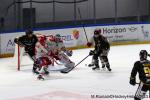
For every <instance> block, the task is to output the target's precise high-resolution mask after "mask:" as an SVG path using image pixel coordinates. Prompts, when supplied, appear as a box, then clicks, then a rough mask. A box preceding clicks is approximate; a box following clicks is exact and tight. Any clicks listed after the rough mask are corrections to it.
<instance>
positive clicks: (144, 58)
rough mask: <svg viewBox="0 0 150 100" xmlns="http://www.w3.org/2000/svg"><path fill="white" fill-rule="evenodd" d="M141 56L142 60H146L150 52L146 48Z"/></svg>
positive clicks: (141, 52)
mask: <svg viewBox="0 0 150 100" xmlns="http://www.w3.org/2000/svg"><path fill="white" fill-rule="evenodd" d="M139 56H140V60H146V59H147V56H148V52H147V51H146V50H141V51H140V54H139Z"/></svg>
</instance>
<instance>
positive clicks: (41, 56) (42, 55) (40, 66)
mask: <svg viewBox="0 0 150 100" xmlns="http://www.w3.org/2000/svg"><path fill="white" fill-rule="evenodd" d="M46 48H47V42H46V36H44V35H38V42H37V43H36V46H35V55H36V61H35V62H34V65H33V72H34V73H37V74H39V76H38V79H44V77H43V76H44V75H47V74H49V71H48V66H49V65H52V60H51V58H50V57H49V56H48V51H47V49H46Z"/></svg>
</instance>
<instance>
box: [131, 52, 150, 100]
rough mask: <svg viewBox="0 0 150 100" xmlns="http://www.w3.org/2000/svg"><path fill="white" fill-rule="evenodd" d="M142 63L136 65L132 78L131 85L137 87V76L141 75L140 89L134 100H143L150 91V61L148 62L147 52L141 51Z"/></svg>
mask: <svg viewBox="0 0 150 100" xmlns="http://www.w3.org/2000/svg"><path fill="white" fill-rule="evenodd" d="M139 56H140V61H136V62H135V63H134V66H133V69H132V71H131V76H130V84H131V85H133V86H134V85H136V75H137V73H138V74H139V79H140V83H139V87H138V89H137V91H136V93H135V96H134V100H141V99H143V98H144V97H145V94H146V92H147V91H150V61H149V60H147V56H148V53H147V51H146V50H141V51H140V54H139Z"/></svg>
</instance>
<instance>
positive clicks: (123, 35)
mask: <svg viewBox="0 0 150 100" xmlns="http://www.w3.org/2000/svg"><path fill="white" fill-rule="evenodd" d="M84 28H85V31H84ZM96 28H98V29H100V30H101V34H103V35H104V36H106V37H107V39H108V40H109V41H110V43H111V45H127V44H145V43H150V24H148V23H144V24H143V23H142V24H124V25H114V24H111V25H93V26H84V27H83V25H81V26H77V27H63V28H53V29H49V28H47V29H40V30H34V33H40V34H44V35H47V36H49V35H55V34H60V35H61V37H62V39H63V41H64V43H65V46H66V47H67V48H70V49H79V48H86V43H87V39H88V41H89V40H90V39H91V38H92V36H93V32H94V30H95V29H96ZM24 34H25V33H24V32H23V31H18V32H7V33H1V34H0V57H10V56H13V53H14V49H15V43H14V38H15V37H19V36H22V35H24ZM85 34H86V35H87V38H86V36H85Z"/></svg>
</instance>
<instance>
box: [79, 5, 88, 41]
mask: <svg viewBox="0 0 150 100" xmlns="http://www.w3.org/2000/svg"><path fill="white" fill-rule="evenodd" d="M78 12H79V16H80V19H81V20H82V16H81V12H80V8H78ZM82 27H83V30H84V34H85V37H86V40H87V42H89V41H88V37H87V33H86V30H85V27H84V25H83V23H82Z"/></svg>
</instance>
